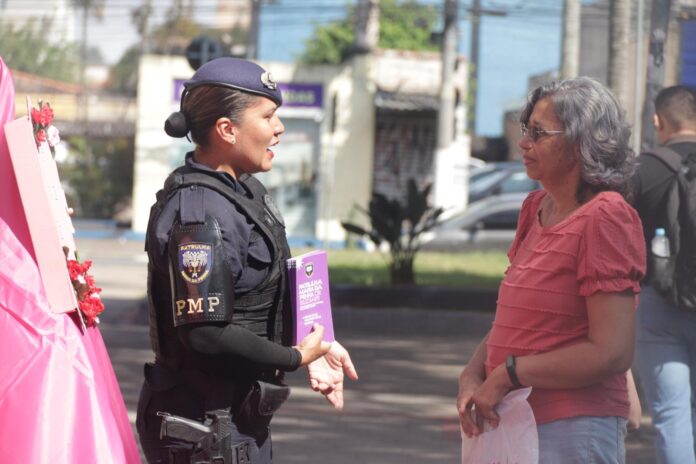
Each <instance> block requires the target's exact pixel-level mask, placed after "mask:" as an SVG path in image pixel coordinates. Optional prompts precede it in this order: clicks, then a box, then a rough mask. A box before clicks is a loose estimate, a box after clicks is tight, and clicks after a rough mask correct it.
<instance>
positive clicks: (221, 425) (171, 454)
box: [137, 58, 357, 464]
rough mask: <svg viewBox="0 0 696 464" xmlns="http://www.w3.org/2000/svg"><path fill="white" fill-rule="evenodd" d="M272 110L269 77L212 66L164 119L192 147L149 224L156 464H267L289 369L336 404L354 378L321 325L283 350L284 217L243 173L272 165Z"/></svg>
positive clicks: (236, 62)
mask: <svg viewBox="0 0 696 464" xmlns="http://www.w3.org/2000/svg"><path fill="white" fill-rule="evenodd" d="M281 104H282V96H281V93H280V90H279V88H278V86H277V84H276V82H275V81H274V80H273V76H272V75H271V74H270V73H269V72H267V71H265V70H264V69H263V68H261V67H260V66H258V65H257V64H255V63H252V62H250V61H246V60H241V59H236V58H218V59H215V60H213V61H210V62H208V63H206V64H204V65H203V66H201V67H200V68H199V69H198V71H196V73H195V74H194V75H193V77H192V78H191V79H190V80H188V81H187V82H185V83H184V91H183V94H182V97H181V108H180V111H178V112H175V113H173V114H172V115H171V116H170V117H169V118H168V119H167V121H166V122H165V131H166V132H167V134H168V135H170V136H172V137H185V136H190V139H191V140H192V142H193V143H194V144H195V149H194V151H192V152H190V153H188V154H187V155H186V160H185V164H184V165H183V166H181V167H179V168H178V169H176V170H175V171H173V172H172V173H171V174H170V175H169V177H168V178H167V180H166V181H165V183H164V187H163V188H162V190H160V191H159V192H158V193H157V202H156V203H155V204H154V205H153V207H152V209H151V212H150V219H149V223H148V229H147V237H146V244H145V248H146V251H147V254H148V258H149V265H148V299H149V318H150V340H151V344H152V348H153V350H154V352H155V362H154V363H150V364H147V365H146V366H145V381H144V383H143V387H142V390H141V395H140V400H139V404H138V417H137V429H138V434H139V437H140V441H141V444H142V448H143V451H144V452H145V455H146V457H147V459H148V461H149V462H151V463H186V464H188V463H189V462H213V461H214V462H224V463H225V464H236V463H240V464H241V463H252V464H257V463H270V462H271V457H272V450H271V439H270V429H269V424H270V420H271V417H272V415H273V413H274V412H275V411H276V410H277V409H278V408H279V407H280V405H281V404H282V403H283V402H284V401H285V399H286V398H287V397H288V395H289V388H288V387H287V386H285V385H284V384H283V374H284V373H285V372H287V371H293V370H296V369H298V368H299V367H300V366H309V378H310V384H311V386H312V388H313V389H314V390H315V391H319V392H320V393H322V394H324V396H325V397H326V398H327V399H328V400H329V402H331V403H332V404H333V405H334V406H336V407H337V408H340V407H342V405H343V399H342V389H343V372H344V371H345V372H346V373H348V375H349V376H350V377H352V378H357V374H356V373H355V369H354V367H353V365H352V363H351V361H350V356H349V355H348V353H347V351H345V349H343V347H341V346H340V344H339V343H337V342H334V343H333V344H329V343H326V342H323V341H322V335H323V327H321V326H319V325H315V327H314V331H313V332H312V333H311V334H310V335H308V336H307V337H306V338H304V339H303V340H302V341H301V342H300V343H299V345H298V346H290V344H291V340H290V337H291V332H290V330H289V328H290V324H291V319H292V315H291V314H290V312H289V310H290V308H289V303H288V289H287V284H286V270H285V269H286V260H287V259H288V258H289V257H290V251H289V248H288V244H287V240H286V236H285V227H284V223H283V218H282V216H281V214H280V212H279V211H278V209H277V208H276V206H275V205H274V203H273V200H272V199H271V197H270V195H269V194H268V193H267V191H266V189H265V188H264V186H263V185H262V184H261V183H260V182H259V181H258V180H257V179H255V178H254V177H253V175H252V174H254V173H257V172H264V171H268V170H270V169H271V167H272V164H273V157H274V153H273V150H272V147H273V146H275V145H276V144H278V142H279V141H280V135H281V134H282V133H283V131H284V126H283V123H282V122H281V121H280V119H279V118H278V115H277V113H276V112H277V109H278V107H279V106H280V105H281ZM324 355H327V356H324ZM215 459H217V460H215Z"/></svg>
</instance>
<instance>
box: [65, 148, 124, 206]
mask: <svg viewBox="0 0 696 464" xmlns="http://www.w3.org/2000/svg"><path fill="white" fill-rule="evenodd" d="M67 142H68V145H69V147H70V149H69V152H70V158H68V160H67V161H65V162H63V163H61V165H60V172H61V177H62V178H63V179H64V180H65V181H66V183H67V184H68V186H69V188H68V189H67V192H68V194H69V196H70V199H69V202H70V205H71V206H72V207H74V208H75V214H76V216H79V217H85V218H112V217H113V216H114V214H115V213H116V212H117V211H116V209H117V208H118V206H119V205H121V204H124V203H125V202H127V200H128V199H129V198H130V194H131V191H132V188H133V156H134V155H133V153H134V150H133V139H132V138H129V137H121V138H113V139H107V140H95V139H92V140H90V141H89V143H90V146H89V147H88V146H87V144H86V141H85V139H84V137H70V138H69V139H68V140H67Z"/></svg>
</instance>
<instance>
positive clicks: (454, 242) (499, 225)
mask: <svg viewBox="0 0 696 464" xmlns="http://www.w3.org/2000/svg"><path fill="white" fill-rule="evenodd" d="M526 197H527V192H523V193H519V192H517V193H503V194H499V195H492V196H489V197H486V198H483V199H481V200H479V201H476V202H474V203H471V204H469V206H468V207H467V208H466V209H465V210H463V211H461V212H458V213H450V214H449V215H448V214H446V213H445V214H444V218H443V219H442V222H441V223H440V224H439V225H437V226H435V227H434V228H433V229H431V230H430V231H428V232H425V233H424V234H423V235H422V236H421V249H422V250H427V251H449V252H451V251H464V250H467V251H469V250H490V249H497V250H507V249H508V248H509V247H510V244H511V243H512V240H513V239H514V238H515V229H516V228H517V219H518V217H519V215H520V209H521V208H522V202H523V201H524V199H525V198H526Z"/></svg>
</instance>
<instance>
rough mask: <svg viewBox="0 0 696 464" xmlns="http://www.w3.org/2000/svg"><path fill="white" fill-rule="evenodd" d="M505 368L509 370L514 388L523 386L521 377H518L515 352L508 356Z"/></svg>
mask: <svg viewBox="0 0 696 464" xmlns="http://www.w3.org/2000/svg"><path fill="white" fill-rule="evenodd" d="M505 369H506V370H507V373H508V377H510V382H511V383H512V387H513V388H522V384H521V383H520V379H519V378H518V377H517V358H516V357H515V355H514V354H511V355H509V356H508V357H507V360H506V361H505Z"/></svg>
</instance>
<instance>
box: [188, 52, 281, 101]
mask: <svg viewBox="0 0 696 464" xmlns="http://www.w3.org/2000/svg"><path fill="white" fill-rule="evenodd" d="M199 85H216V86H220V87H229V88H231V89H236V90H241V91H243V92H249V93H253V94H255V95H261V96H263V97H267V98H270V99H271V100H273V101H274V102H275V103H277V104H278V105H282V104H283V96H282V95H281V93H280V89H279V88H278V84H277V83H276V81H275V80H273V76H272V75H271V73H270V72H268V71H266V70H265V69H263V68H262V67H261V66H259V65H258V64H256V63H253V62H251V61H247V60H243V59H240V58H230V57H225V58H216V59H214V60H212V61H208V62H207V63H206V64H204V65H203V66H201V67H200V68H198V71H196V73H195V74H194V75H193V77H191V79H189V80H188V81H186V82H184V88H185V89H186V91H190V90H191V89H193V88H196V87H198V86H199ZM182 101H183V96H182Z"/></svg>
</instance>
